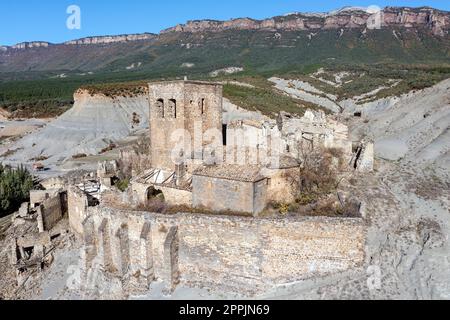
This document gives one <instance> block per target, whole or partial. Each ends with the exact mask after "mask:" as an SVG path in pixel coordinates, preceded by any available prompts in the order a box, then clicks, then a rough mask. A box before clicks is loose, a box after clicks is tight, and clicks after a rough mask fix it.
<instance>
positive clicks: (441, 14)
mask: <svg viewBox="0 0 450 320" xmlns="http://www.w3.org/2000/svg"><path fill="white" fill-rule="evenodd" d="M363 9H364V8H363V7H344V8H341V9H339V10H334V11H331V12H328V13H302V12H294V13H288V14H285V15H282V16H274V17H271V18H267V19H262V20H258V19H253V18H249V17H245V18H236V19H230V20H213V19H199V20H189V21H187V22H186V23H185V24H178V25H176V26H173V27H170V28H167V29H163V30H161V31H160V32H159V34H156V33H149V32H145V33H133V34H120V35H103V36H89V37H84V38H79V39H74V40H69V41H66V42H63V43H51V42H47V41H29V42H21V43H18V44H15V45H13V46H2V45H0V53H2V52H7V51H10V50H25V49H33V48H48V47H51V46H58V45H96V44H111V43H126V42H135V41H144V40H153V39H156V38H158V37H159V36H161V35H164V34H168V33H180V32H185V33H199V32H222V31H226V30H264V31H277V30H284V31H304V30H312V31H317V30H323V29H325V30H330V29H340V28H343V29H352V28H369V29H370V28H371V26H370V23H369V18H370V17H371V16H372V13H370V12H368V11H367V10H365V11H364V10H363ZM391 26H396V27H405V28H414V27H425V28H428V29H430V30H431V31H432V33H433V34H434V35H436V36H445V35H448V34H449V30H450V12H449V11H444V10H440V9H435V8H431V7H385V8H384V9H382V10H381V28H386V27H391Z"/></svg>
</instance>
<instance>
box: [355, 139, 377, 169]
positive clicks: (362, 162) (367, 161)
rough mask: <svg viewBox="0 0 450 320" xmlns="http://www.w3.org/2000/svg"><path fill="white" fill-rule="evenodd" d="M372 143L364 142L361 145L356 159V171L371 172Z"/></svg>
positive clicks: (372, 162) (372, 159) (373, 157)
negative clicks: (358, 156) (360, 150)
mask: <svg viewBox="0 0 450 320" xmlns="http://www.w3.org/2000/svg"><path fill="white" fill-rule="evenodd" d="M374 159H375V153H374V144H373V143H371V142H370V143H365V144H363V147H362V152H361V155H360V158H359V161H358V171H361V172H372V171H373V166H374Z"/></svg>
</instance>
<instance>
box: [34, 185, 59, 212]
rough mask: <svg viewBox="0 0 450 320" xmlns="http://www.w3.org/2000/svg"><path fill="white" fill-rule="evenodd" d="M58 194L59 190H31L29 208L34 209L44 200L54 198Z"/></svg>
mask: <svg viewBox="0 0 450 320" xmlns="http://www.w3.org/2000/svg"><path fill="white" fill-rule="evenodd" d="M59 193H60V189H52V190H31V191H30V207H31V208H35V207H37V206H38V205H39V204H42V203H43V202H44V201H45V200H47V199H49V198H52V197H55V196H56V195H57V194H59Z"/></svg>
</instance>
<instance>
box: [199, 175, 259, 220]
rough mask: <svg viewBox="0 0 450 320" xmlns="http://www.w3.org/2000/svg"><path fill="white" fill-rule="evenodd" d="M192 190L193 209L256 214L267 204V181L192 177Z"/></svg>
mask: <svg viewBox="0 0 450 320" xmlns="http://www.w3.org/2000/svg"><path fill="white" fill-rule="evenodd" d="M192 189H193V194H192V204H193V206H194V208H208V209H210V210H212V211H219V212H220V211H237V212H245V213H252V214H257V213H260V212H261V211H262V210H264V209H265V207H266V204H267V202H266V196H267V179H263V180H261V181H258V182H248V181H237V180H228V179H221V178H214V177H205V176H199V175H194V176H193V177H192Z"/></svg>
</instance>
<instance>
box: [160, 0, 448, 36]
mask: <svg viewBox="0 0 450 320" xmlns="http://www.w3.org/2000/svg"><path fill="white" fill-rule="evenodd" d="M369 18H373V15H372V14H371V13H369V12H367V11H364V10H362V9H352V10H349V9H344V10H339V11H336V12H333V13H329V14H302V13H293V14H289V15H286V16H282V17H275V18H270V19H266V20H253V19H249V18H243V19H234V20H230V21H215V20H196V21H189V22H188V23H186V24H182V25H177V26H175V27H173V28H169V29H166V30H163V31H162V32H161V33H162V34H164V33H170V32H191V33H196V32H222V31H226V30H270V31H275V30H288V31H301V30H319V29H341V28H343V29H346V28H364V27H366V26H367V25H368V22H369ZM380 19H381V27H389V26H397V27H405V28H412V27H425V28H428V29H430V30H431V31H432V32H433V33H434V34H435V35H441V36H443V35H445V34H447V33H448V30H449V29H450V12H446V11H440V10H436V9H432V8H425V7H424V8H417V9H416V8H405V7H403V8H397V7H387V8H385V9H383V10H382V11H381V13H380Z"/></svg>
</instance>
